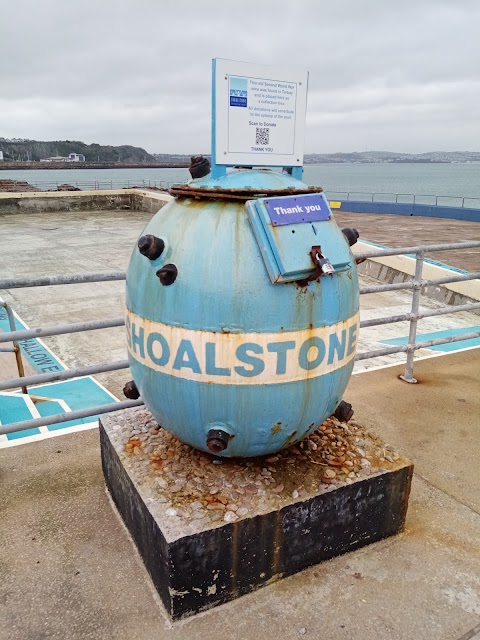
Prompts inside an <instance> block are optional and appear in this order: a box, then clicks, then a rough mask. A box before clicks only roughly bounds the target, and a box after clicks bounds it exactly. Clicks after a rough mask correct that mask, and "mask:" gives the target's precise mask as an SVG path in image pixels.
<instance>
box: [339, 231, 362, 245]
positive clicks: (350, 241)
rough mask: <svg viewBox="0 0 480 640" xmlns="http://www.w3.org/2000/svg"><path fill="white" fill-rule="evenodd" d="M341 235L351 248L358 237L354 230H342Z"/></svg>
mask: <svg viewBox="0 0 480 640" xmlns="http://www.w3.org/2000/svg"><path fill="white" fill-rule="evenodd" d="M342 233H343V235H344V236H345V238H346V239H347V242H348V244H349V245H350V246H353V245H354V244H355V243H356V242H357V240H358V238H359V237H360V235H359V233H358V231H357V230H356V229H342Z"/></svg>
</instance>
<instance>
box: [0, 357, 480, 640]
mask: <svg viewBox="0 0 480 640" xmlns="http://www.w3.org/2000/svg"><path fill="white" fill-rule="evenodd" d="M479 355H480V352H479V351H478V350H473V351H469V352H465V353H462V354H454V355H450V356H443V357H441V358H432V359H428V360H424V361H421V362H418V363H417V364H416V375H418V377H419V379H420V380H421V381H423V382H422V383H421V384H420V385H418V386H415V385H407V384H406V383H402V382H400V381H399V380H398V379H397V374H398V373H399V372H400V371H401V368H400V367H398V368H396V367H391V368H390V367H389V368H385V369H381V370H377V371H372V372H365V373H360V374H358V375H356V376H354V377H353V378H352V381H351V384H350V387H349V389H348V394H347V398H348V400H349V401H351V402H353V403H354V406H355V409H356V413H357V416H358V418H359V419H360V421H361V422H363V423H364V424H366V425H368V426H369V427H372V428H373V429H374V430H375V431H377V432H378V433H379V434H380V435H382V436H384V437H386V439H387V440H390V442H392V443H393V444H396V445H397V446H398V447H399V448H400V450H401V452H402V453H406V454H409V455H410V456H411V457H412V459H413V461H414V462H415V463H416V475H415V479H414V483H413V489H412V495H411V499H410V507H409V512H408V517H407V526H406V529H405V531H404V532H403V533H402V534H401V535H399V536H397V537H395V538H390V539H388V540H385V541H383V542H380V543H377V544H374V545H371V546H370V547H366V548H364V549H362V550H361V551H356V552H353V553H350V554H347V555H346V556H343V557H341V558H337V559H334V560H332V561H329V562H327V563H325V564H322V565H320V566H317V567H312V568H311V569H308V570H306V571H304V572H302V573H300V574H297V575H295V576H293V577H291V578H288V579H285V580H283V581H280V582H278V583H276V584H272V585H270V586H268V587H265V588H264V589H261V590H259V591H257V592H255V593H253V594H251V595H248V596H245V597H243V598H241V599H239V600H237V601H235V602H233V603H229V604H227V605H224V606H221V607H218V608H216V609H214V610H211V611H209V612H206V613H204V614H201V615H199V616H197V617H194V618H190V619H188V620H185V621H182V622H179V623H175V624H174V625H172V624H171V623H170V622H169V620H168V619H167V617H166V615H165V613H164V611H163V609H162V607H161V605H160V604H159V603H158V599H157V598H156V596H155V595H154V594H153V593H152V590H151V587H150V582H149V579H148V576H147V574H146V572H145V570H144V568H143V566H142V565H141V563H140V561H139V559H138V557H137V554H136V551H135V549H134V547H133V545H132V544H131V542H130V539H129V538H128V535H127V533H126V531H125V529H124V527H123V525H122V524H121V523H120V522H119V520H118V519H117V517H116V514H115V513H114V511H113V509H112V506H111V504H110V502H109V500H108V497H107V495H106V493H105V490H104V483H103V477H102V472H101V468H100V456H99V447H98V433H97V431H96V430H93V431H88V432H83V433H76V434H71V435H66V436H63V437H62V438H56V439H53V440H46V441H43V442H41V443H35V444H27V445H24V446H21V447H15V448H13V449H11V450H5V451H0V481H1V483H2V487H3V488H4V490H3V491H2V493H1V494H0V513H1V515H2V517H1V518H0V539H1V540H2V551H1V554H0V558H1V561H0V585H1V586H0V618H1V619H2V621H3V624H2V625H1V626H0V639H1V640H40V639H43V638H48V639H55V640H56V639H58V640H60V639H61V640H80V639H81V640H84V639H85V640H86V639H92V640H93V639H95V640H104V639H105V640H107V639H108V640H110V639H111V638H115V639H116V640H150V639H151V640H153V639H155V640H161V639H163V638H165V639H171V640H177V639H178V640H179V639H182V640H189V639H192V640H193V639H203V638H211V639H212V640H215V639H216V638H222V639H223V638H232V639H237V638H238V639H240V638H241V639H248V638H252V639H254V638H258V637H263V638H265V639H266V640H269V639H270V638H272V639H276V640H278V638H292V639H294V638H298V637H302V636H305V637H310V638H323V639H325V640H330V639H332V640H333V639H335V640H337V639H338V640H342V639H347V638H349V639H350V638H355V639H358V640H372V639H373V638H375V639H376V640H417V639H422V640H467V639H470V638H474V637H476V636H478V635H479V634H480V626H479V623H480V515H479V513H478V508H477V506H478V504H479V494H480V489H479V485H478V475H479V472H478V456H477V452H478V448H476V449H475V446H476V445H475V443H476V442H478V436H477V432H478V428H479V420H478V416H479V415H480V413H479V412H478V402H479V401H478V395H479V394H478V374H479V363H480V360H479ZM397 369H398V370H397ZM442 381H443V383H442ZM462 400H465V401H462ZM452 412H454V414H455V419H456V421H455V423H454V424H452V421H451V415H452ZM447 427H448V428H449V430H450V433H448V434H447V433H446V432H445V430H446V428H447ZM477 447H478V445H477ZM448 461H450V466H447V462H448ZM446 469H449V470H450V471H452V473H453V474H454V476H455V483H456V484H455V483H452V482H450V480H449V477H447V476H445V470H446ZM452 484H455V486H452ZM5 489H6V490H5Z"/></svg>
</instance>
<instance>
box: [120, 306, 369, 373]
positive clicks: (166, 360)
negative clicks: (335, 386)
mask: <svg viewBox="0 0 480 640" xmlns="http://www.w3.org/2000/svg"><path fill="white" fill-rule="evenodd" d="M126 326H127V339H128V351H129V353H130V355H131V356H132V358H134V359H135V360H137V361H138V362H140V363H142V364H144V365H145V366H147V367H148V368H150V369H153V370H154V371H159V372H161V373H165V374H167V375H170V376H175V377H178V378H183V379H185V380H196V381H198V382H205V383H212V384H228V385H230V384H233V385H252V384H255V385H256V384H280V383H285V382H294V381H300V380H307V379H310V378H316V377H318V376H323V375H325V374H327V373H330V372H332V371H335V370H337V369H340V368H341V367H344V366H345V365H346V364H347V363H348V362H350V361H351V360H353V358H354V357H355V348H356V343H357V337H358V327H359V316H358V314H355V315H354V316H352V317H351V318H348V319H347V320H344V321H343V322H339V323H338V324H335V325H330V326H327V327H317V328H314V329H303V330H301V331H285V332H282V333H221V332H213V331H201V330H194V329H187V328H185V327H176V326H171V325H166V324H162V323H160V322H153V321H152V320H147V319H145V318H142V317H141V316H139V315H137V314H135V313H133V312H132V311H128V312H127V318H126Z"/></svg>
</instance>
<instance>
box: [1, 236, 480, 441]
mask: <svg viewBox="0 0 480 640" xmlns="http://www.w3.org/2000/svg"><path fill="white" fill-rule="evenodd" d="M471 248H480V241H471V242H457V243H448V244H436V245H419V246H415V247H400V248H397V249H379V250H375V251H368V252H363V253H356V254H355V257H356V258H357V260H360V259H366V260H368V259H371V258H381V257H384V256H396V255H405V254H408V255H414V256H415V259H416V264H415V275H414V277H413V278H412V279H411V280H406V281H405V282H397V283H392V284H380V285H373V286H368V287H361V288H360V295H368V294H370V293H380V292H387V291H399V290H411V291H412V292H413V295H412V306H411V310H410V312H408V313H404V314H397V315H392V316H385V317H381V318H373V319H370V320H362V321H361V322H360V327H363V328H366V327H375V326H380V325H384V324H391V323H395V322H403V321H409V323H410V328H409V337H408V343H407V344H404V345H398V346H391V347H385V348H383V349H376V350H373V351H364V352H362V353H358V354H357V357H356V360H365V359H367V358H376V357H379V356H384V355H389V354H394V353H406V354H407V362H406V367H405V373H404V374H403V375H402V376H400V377H401V378H402V379H403V380H405V381H406V382H416V380H415V378H414V377H413V365H414V355H415V351H417V350H418V349H426V348H428V347H432V346H436V345H441V344H447V343H452V342H458V341H463V340H471V339H475V338H479V337H480V331H473V332H470V333H463V334H460V335H456V336H455V335H454V336H450V337H447V338H437V339H435V340H428V341H423V342H417V324H418V321H419V320H421V319H423V318H429V317H433V316H439V315H445V314H450V313H458V312H461V311H473V310H476V309H480V302H472V303H468V304H462V305H456V306H451V305H445V306H443V307H441V308H439V309H434V310H431V311H422V312H421V311H420V297H421V295H422V292H423V290H424V288H425V287H427V286H439V285H442V284H448V283H454V282H466V281H469V280H477V279H480V272H472V273H458V274H456V275H453V276H446V277H443V278H435V279H430V280H426V279H423V277H422V275H423V264H424V258H425V254H426V253H430V252H434V251H449V250H454V249H471ZM125 277H126V274H125V273H123V272H118V271H115V272H106V273H91V274H73V275H70V276H42V277H38V278H16V279H3V280H0V289H18V288H23V287H43V286H51V285H67V284H79V283H84V282H106V281H112V280H125ZM0 305H1V306H2V307H3V308H5V309H6V311H7V314H8V317H9V321H10V327H11V329H12V330H11V331H9V332H6V333H0V344H1V343H8V342H13V344H14V347H15V345H17V346H18V343H19V341H21V340H26V339H30V338H38V337H44V336H54V335H64V334H67V333H78V332H81V331H92V330H98V329H107V328H111V327H120V326H123V325H124V324H125V319H124V318H114V319H112V320H94V321H88V322H77V323H73V324H66V325H54V326H49V327H43V328H38V329H23V330H21V331H17V330H16V329H15V320H14V317H13V313H12V311H11V309H10V308H9V307H8V305H7V304H6V303H0ZM4 350H5V349H4ZM9 351H15V353H16V356H17V363H18V353H19V349H17V350H15V348H14V349H9ZM20 362H21V358H20ZM21 366H22V368H21V369H20V367H19V377H18V378H13V379H10V380H5V381H0V391H5V390H7V389H16V388H18V387H20V386H22V390H23V389H24V392H25V393H26V387H27V386H31V385H37V384H43V383H45V382H56V381H59V380H70V379H72V378H77V377H80V376H86V375H93V374H96V373H105V372H108V371H117V370H121V369H127V368H128V366H129V364H128V360H118V361H114V362H107V363H100V364H94V365H89V366H86V367H80V368H76V369H69V370H66V371H57V372H55V373H43V374H35V375H31V376H25V375H24V373H23V365H21ZM142 404H143V402H142V400H128V401H124V402H117V403H112V404H108V405H100V406H97V407H91V408H89V409H81V410H78V411H72V412H68V413H62V414H57V415H53V416H48V417H43V418H35V419H32V420H24V421H22V422H16V423H13V424H8V425H0V434H7V433H15V432H17V431H23V430H25V429H32V428H35V427H39V426H45V425H50V424H56V423H61V422H65V421H67V420H75V419H79V418H86V417H89V416H94V415H99V414H103V413H109V412H111V411H118V410H119V409H125V408H129V407H136V406H140V405H142Z"/></svg>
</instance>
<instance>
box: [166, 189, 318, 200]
mask: <svg viewBox="0 0 480 640" xmlns="http://www.w3.org/2000/svg"><path fill="white" fill-rule="evenodd" d="M322 192H323V188H322V187H309V188H308V189H293V188H292V189H263V190H259V189H225V188H213V189H210V188H202V187H198V186H195V187H190V186H189V185H179V186H175V187H171V188H170V190H169V193H170V195H172V196H181V197H188V198H221V199H228V200H251V199H252V198H266V197H271V196H289V195H301V194H308V193H322Z"/></svg>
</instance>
